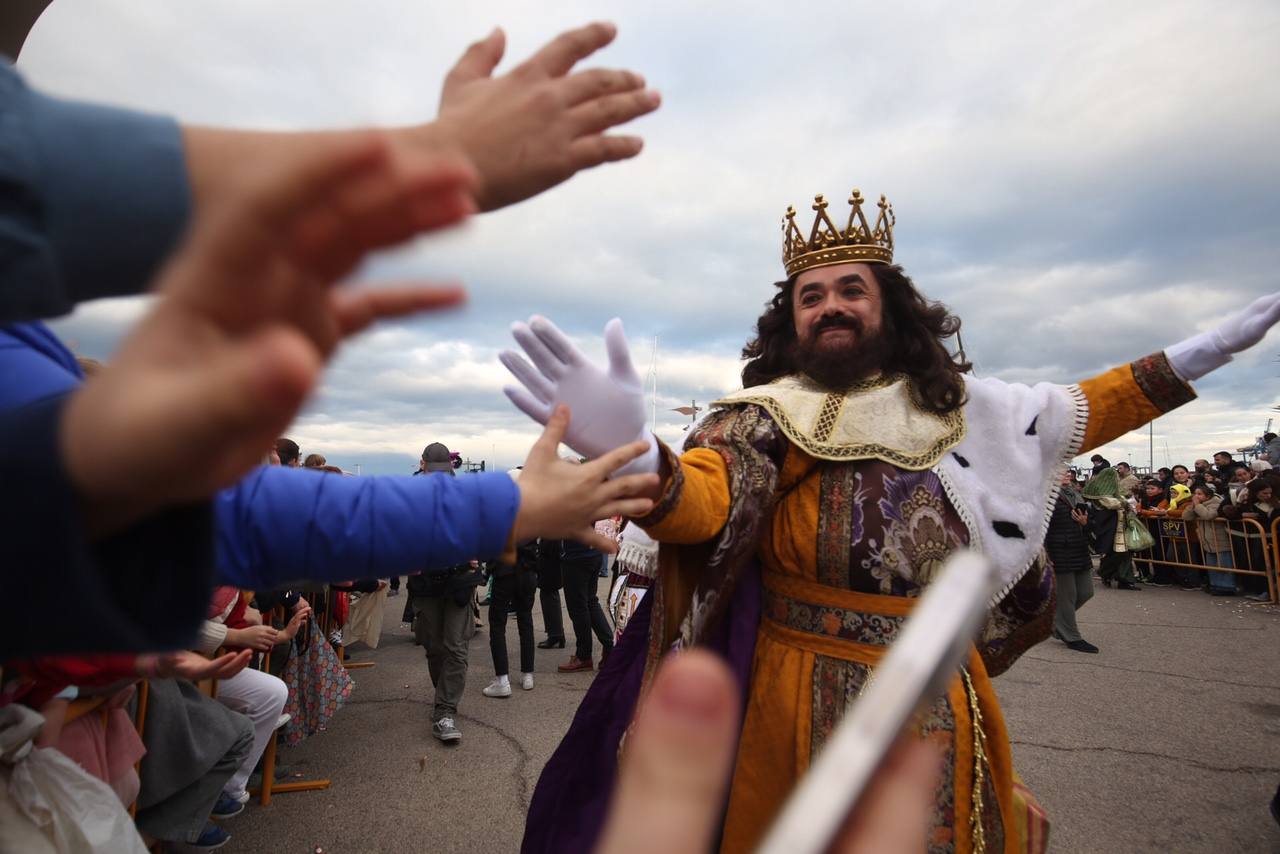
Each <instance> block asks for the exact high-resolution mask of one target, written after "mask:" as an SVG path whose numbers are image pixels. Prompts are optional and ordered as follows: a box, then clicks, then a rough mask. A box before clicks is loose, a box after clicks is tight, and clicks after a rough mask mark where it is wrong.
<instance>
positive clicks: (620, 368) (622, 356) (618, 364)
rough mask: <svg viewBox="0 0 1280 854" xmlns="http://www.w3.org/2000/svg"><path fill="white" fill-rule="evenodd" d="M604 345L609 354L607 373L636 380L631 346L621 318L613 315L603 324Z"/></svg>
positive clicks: (619, 377)
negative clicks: (628, 344)
mask: <svg viewBox="0 0 1280 854" xmlns="http://www.w3.org/2000/svg"><path fill="white" fill-rule="evenodd" d="M604 346H605V350H606V351H607V352H608V354H609V375H610V376H612V377H613V378H614V379H619V380H632V381H634V380H638V379H639V377H638V376H637V375H636V369H635V366H634V365H633V364H632V363H631V348H630V347H628V346H627V335H626V333H625V332H624V331H623V329H622V320H621V319H620V318H617V317H615V318H614V319H613V320H610V321H609V322H608V323H606V324H605V326H604Z"/></svg>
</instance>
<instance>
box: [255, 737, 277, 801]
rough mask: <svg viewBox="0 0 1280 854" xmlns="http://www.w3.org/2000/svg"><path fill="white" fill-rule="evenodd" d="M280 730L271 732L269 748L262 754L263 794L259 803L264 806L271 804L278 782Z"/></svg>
mask: <svg viewBox="0 0 1280 854" xmlns="http://www.w3.org/2000/svg"><path fill="white" fill-rule="evenodd" d="M278 734H279V731H278V730H277V731H276V732H273V733H271V740H270V741H269V742H267V750H266V752H265V753H263V754H262V794H261V795H260V796H259V798H258V803H260V804H262V805H263V806H264V807H266V806H270V805H271V791H272V789H274V788H275V782H276V741H277V740H278V739H277V736H278Z"/></svg>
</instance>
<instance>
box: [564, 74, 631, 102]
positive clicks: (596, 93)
mask: <svg viewBox="0 0 1280 854" xmlns="http://www.w3.org/2000/svg"><path fill="white" fill-rule="evenodd" d="M643 86H644V78H643V77H641V76H640V75H639V74H635V73H633V72H630V71H614V70H611V69H605V68H593V69H591V70H590V71H579V72H578V73H577V74H573V75H571V76H569V77H566V78H565V81H564V89H563V90H562V91H563V94H564V102H565V104H566V105H567V106H570V107H575V106H577V105H578V104H581V103H582V102H584V101H591V100H594V99H596V98H603V97H605V96H606V95H617V94H619V93H621V92H630V91H632V90H635V89H639V88H641V87H643Z"/></svg>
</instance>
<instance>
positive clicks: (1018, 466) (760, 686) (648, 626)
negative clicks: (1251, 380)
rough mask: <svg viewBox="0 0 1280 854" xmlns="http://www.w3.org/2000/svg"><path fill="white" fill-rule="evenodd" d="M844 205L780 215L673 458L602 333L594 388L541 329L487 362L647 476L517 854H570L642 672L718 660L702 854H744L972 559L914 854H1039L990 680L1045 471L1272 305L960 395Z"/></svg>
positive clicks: (1046, 485) (934, 325) (1172, 392)
mask: <svg viewBox="0 0 1280 854" xmlns="http://www.w3.org/2000/svg"><path fill="white" fill-rule="evenodd" d="M864 204H865V202H864V199H863V197H862V195H861V194H860V193H859V192H858V191H857V190H855V191H854V192H853V194H852V196H851V197H850V198H849V206H850V208H849V212H848V218H847V220H846V221H845V222H844V224H843V225H838V224H837V222H836V221H835V220H833V218H832V213H831V212H829V210H828V208H829V203H828V202H827V201H825V200H824V199H823V197H822V196H818V197H817V198H816V201H815V204H814V205H813V209H814V211H815V212H816V217H815V220H814V222H813V225H812V227H811V228H810V229H809V231H808V232H807V233H806V232H804V231H802V230H801V229H800V227H799V226H798V225H797V224H796V222H795V219H796V212H795V211H794V210H793V209H788V211H787V215H786V219H785V220H784V225H783V228H784V234H785V237H784V242H783V258H782V260H783V265H784V268H785V272H786V278H785V280H784V281H782V282H779V283H778V284H777V286H776V287H777V293H776V294H775V295H774V296H773V298H772V300H771V301H770V302H769V304H768V307H767V309H766V311H765V313H764V314H763V315H762V316H761V317H760V319H759V321H758V323H757V329H756V336H755V338H754V339H752V340H751V341H750V342H749V343H748V344H747V345H746V347H745V348H744V350H743V355H744V357H746V358H747V359H748V361H747V363H746V366H745V368H744V369H743V372H742V379H743V386H744V387H743V388H742V389H741V390H740V391H736V392H734V393H732V394H730V395H728V396H726V397H725V398H723V399H722V400H719V401H717V402H716V403H714V404H713V408H712V411H711V412H710V414H709V415H708V416H707V417H706V418H704V419H703V420H702V421H701V422H700V423H699V424H698V425H697V426H696V428H694V429H692V430H691V431H690V434H689V437H688V439H687V441H686V442H685V446H684V452H683V453H681V454H677V453H675V452H674V451H673V450H672V449H670V448H668V447H667V446H666V445H664V444H662V443H661V442H660V441H659V440H657V439H656V438H655V437H652V436H651V435H650V434H649V433H648V431H647V430H646V428H645V401H644V392H643V388H642V385H641V382H640V379H639V377H638V376H637V374H636V372H635V369H634V368H633V367H632V364H631V359H630V355H629V352H628V350H627V345H626V341H625V338H624V337H623V333H622V327H621V324H620V323H619V322H618V321H617V320H614V321H611V322H610V324H609V325H608V326H607V327H606V329H605V339H606V345H607V349H608V353H609V366H608V368H607V369H601V368H599V367H597V366H595V365H593V364H591V363H590V362H589V361H588V360H587V359H586V358H585V357H584V356H583V355H582V354H581V353H580V352H579V351H578V350H577V348H576V347H575V346H574V345H573V344H572V343H571V342H570V341H569V340H568V339H567V338H566V337H565V336H564V335H563V334H562V333H561V332H560V331H559V330H558V329H557V328H556V327H555V326H554V325H553V324H551V323H550V321H548V320H546V319H545V318H541V317H534V318H532V319H531V320H530V321H529V323H528V324H515V326H514V327H513V332H514V334H515V337H516V339H517V341H518V342H519V344H520V345H521V347H522V348H523V349H524V351H525V353H526V354H527V356H528V357H529V360H530V361H531V362H532V364H530V363H529V362H526V361H525V360H524V359H523V358H521V357H520V356H518V355H516V354H514V353H504V354H503V357H502V358H503V362H504V364H506V366H507V367H508V368H509V369H510V370H511V371H512V373H513V374H514V375H515V376H516V378H517V379H518V380H519V381H520V382H521V384H522V386H523V388H516V387H512V388H508V389H507V394H508V395H509V396H510V397H511V399H512V400H513V402H514V403H515V404H516V405H517V406H518V407H519V408H520V409H522V410H523V411H525V412H526V413H527V414H529V415H530V416H531V417H533V418H534V419H535V420H538V421H541V422H545V421H546V420H547V418H548V417H549V416H550V413H551V411H552V409H553V407H554V406H555V405H556V404H558V403H565V404H568V406H569V407H570V410H571V413H572V425H571V427H570V432H569V435H568V437H567V439H566V442H567V443H568V444H569V445H570V446H571V447H572V448H573V449H574V450H575V451H578V452H579V453H582V454H584V455H587V456H596V455H598V454H600V453H602V452H604V451H605V450H607V449H609V448H613V447H616V446H618V445H621V444H624V443H625V442H628V441H633V440H635V439H636V438H637V437H639V438H642V439H647V440H649V441H650V442H651V448H650V453H649V454H648V455H647V456H646V457H642V458H641V459H639V460H637V461H635V462H633V463H632V464H630V465H629V466H628V467H627V471H628V472H631V471H644V470H647V471H656V472H658V473H659V474H660V476H661V486H660V491H659V493H658V494H657V495H654V496H653V497H654V498H655V499H656V501H657V504H656V506H655V508H654V509H653V511H652V512H651V513H650V514H649V515H648V516H645V517H643V518H639V519H634V520H632V522H633V523H634V524H637V525H639V526H641V527H643V528H644V529H646V531H647V532H648V534H649V535H650V536H651V537H652V538H653V539H654V540H656V541H658V542H659V543H660V544H661V546H660V550H659V559H658V564H659V570H658V577H657V579H656V580H655V582H654V584H653V586H652V588H651V591H650V593H649V594H648V595H646V596H645V598H644V600H643V601H642V602H641V604H640V606H639V607H638V608H637V610H636V612H635V613H634V614H633V615H632V616H631V618H630V622H629V624H628V627H627V630H626V632H625V633H624V635H623V637H622V639H621V641H620V642H619V644H618V646H617V647H616V648H615V651H614V653H613V655H612V657H611V658H610V659H609V664H608V667H607V668H604V669H602V671H601V673H600V674H599V675H598V676H597V678H596V681H595V683H594V685H593V686H592V688H591V690H590V691H589V692H588V694H587V696H586V698H585V699H584V701H583V703H582V706H581V707H580V708H579V710H578V713H577V715H576V716H575V718H574V722H573V724H572V726H571V727H570V729H569V732H568V734H567V735H566V736H565V739H564V741H563V742H562V743H561V745H560V747H559V748H558V749H557V751H556V753H555V754H554V755H553V756H552V758H551V760H550V761H549V762H548V764H547V766H546V768H545V769H544V771H543V775H542V778H541V780H540V781H539V785H538V787H537V790H536V791H535V794H534V798H533V801H532V805H531V808H530V814H529V819H528V824H527V827H526V833H525V840H524V847H523V850H524V851H525V852H535V851H536V852H564V851H587V850H590V849H591V848H592V846H593V843H594V841H595V839H596V836H597V835H598V833H599V831H600V827H601V824H602V821H603V815H604V810H605V807H606V805H607V804H608V800H609V797H610V791H611V786H612V779H613V777H614V772H615V771H616V764H617V762H618V761H622V762H625V761H626V745H625V740H624V735H625V732H626V728H627V726H628V725H629V723H630V720H631V716H632V714H633V712H634V708H635V703H636V700H637V698H638V696H639V694H640V692H641V690H642V687H643V685H644V684H645V682H646V680H647V679H648V677H649V676H650V675H651V674H652V673H653V671H654V669H655V666H656V663H657V661H658V659H659V658H660V657H661V656H663V655H666V654H667V653H669V652H670V651H672V650H675V649H679V648H686V647H689V646H692V645H695V644H699V645H706V646H709V647H712V648H715V649H718V650H720V651H721V652H722V653H723V654H724V655H725V657H726V658H727V659H728V661H729V662H730V664H731V666H733V667H734V669H735V671H736V673H737V675H738V676H739V678H740V680H741V684H742V686H743V692H744V693H743V696H744V713H743V719H742V729H741V735H740V740H739V746H738V751H737V757H736V760H735V764H734V767H733V771H732V781H731V784H730V788H729V800H728V804H727V807H726V813H725V818H724V824H723V830H722V836H721V840H720V847H721V850H722V851H726V852H739V851H749V850H752V849H753V848H754V847H755V846H756V845H757V844H758V843H759V841H760V840H761V838H762V837H763V834H764V832H765V831H766V829H767V828H768V826H769V823H770V822H771V821H772V819H773V818H774V817H775V815H776V814H777V813H778V811H779V810H780V809H781V807H782V805H783V803H784V801H785V799H786V796H787V795H788V793H789V792H790V791H791V789H792V787H793V786H794V785H795V784H796V782H797V780H798V779H799V778H800V776H801V775H803V774H804V772H805V770H806V768H807V767H808V765H809V763H810V762H811V760H812V759H813V758H814V757H815V756H816V754H817V752H818V751H819V750H821V748H822V746H823V743H824V742H825V740H826V739H827V738H828V737H829V736H830V735H831V733H832V729H833V727H834V726H835V725H836V724H837V723H838V722H839V720H840V719H841V717H842V716H843V715H844V714H845V712H846V711H847V710H848V709H850V708H852V706H853V705H854V704H855V703H857V702H858V698H859V696H860V694H861V692H862V691H863V689H864V688H865V687H866V685H867V683H868V680H869V679H871V678H872V675H873V673H874V670H875V666H876V663H877V662H878V661H879V660H880V659H881V658H882V656H883V655H884V653H885V651H886V649H887V647H888V646H889V645H890V644H892V643H893V642H894V639H895V638H896V637H897V635H898V633H899V631H900V630H901V628H902V625H903V623H904V621H905V620H906V618H907V617H908V616H909V615H910V613H911V610H912V606H913V605H914V604H915V602H916V601H917V599H918V596H919V595H920V593H921V591H922V590H923V589H924V588H925V587H926V586H928V585H929V583H930V582H931V581H932V579H933V577H934V575H935V573H936V572H937V571H938V570H939V568H940V567H941V566H942V563H943V561H944V560H945V559H946V557H947V556H948V555H949V554H951V553H952V552H953V551H955V550H957V549H966V548H967V549H976V550H978V551H981V552H983V553H984V554H985V555H987V557H988V558H989V559H990V560H991V561H992V562H993V563H994V564H995V565H997V566H998V567H999V569H1000V572H1001V575H1002V579H1003V581H1004V586H1003V588H1002V590H1001V591H1000V593H999V595H998V596H997V597H996V598H995V599H994V600H993V601H992V603H991V610H990V616H989V618H988V619H987V621H986V624H985V626H984V628H983V630H982V631H981V633H980V635H979V637H978V638H977V639H976V641H975V643H974V644H973V647H972V649H971V650H970V653H969V655H968V659H967V661H966V663H965V666H964V667H963V669H962V671H961V672H960V673H959V674H958V675H957V676H956V678H955V679H954V680H953V681H952V683H951V685H950V688H949V689H948V690H947V692H946V693H945V695H944V696H943V697H941V698H939V699H938V701H937V702H936V703H935V704H934V705H933V707H932V708H931V709H930V710H929V712H928V713H927V714H926V715H924V716H923V718H922V721H921V734H922V736H923V737H925V738H927V739H929V740H931V741H932V742H934V743H935V744H936V745H937V747H938V748H939V750H940V752H941V753H942V755H943V771H942V774H941V780H940V784H939V786H938V790H937V796H936V800H935V805H934V809H933V816H932V826H931V828H930V829H929V832H928V849H929V851H931V852H952V851H955V852H984V851H985V852H997V851H1004V852H1014V851H1027V850H1037V849H1040V848H1042V847H1043V845H1044V840H1045V839H1046V835H1047V824H1046V822H1045V820H1044V814H1043V811H1041V810H1040V809H1039V807H1038V806H1037V805H1036V804H1035V802H1034V799H1033V798H1032V797H1031V796H1030V793H1029V792H1028V791H1027V790H1026V789H1025V788H1024V787H1022V786H1021V785H1016V784H1015V775H1014V772H1013V767H1012V758H1011V753H1010V746H1009V739H1008V735H1007V734H1006V731H1005V725H1004V720H1003V717H1002V715H1001V711H1000V705H999V703H998V702H997V699H996V695H995V692H994V690H993V689H992V685H991V678H992V677H994V676H997V675H999V674H1000V673H1002V672H1003V671H1005V670H1007V669H1008V668H1009V666H1010V665H1011V664H1012V663H1013V662H1014V661H1015V660H1016V659H1017V657H1018V656H1019V655H1021V654H1022V653H1023V652H1024V651H1025V650H1027V649H1028V648H1029V647H1031V646H1032V645H1034V644H1036V643H1039V642H1040V641H1042V640H1044V639H1045V638H1047V637H1048V635H1049V632H1050V630H1051V628H1052V624H1053V612H1054V606H1053V597H1054V582H1053V571H1052V567H1051V566H1049V565H1048V564H1047V561H1046V560H1045V558H1044V553H1043V548H1042V547H1043V544H1044V537H1045V531H1046V529H1047V527H1048V523H1049V518H1050V516H1051V514H1052V511H1053V507H1054V503H1055V501H1056V498H1057V492H1058V488H1059V483H1060V475H1061V472H1062V470H1063V467H1064V466H1065V465H1066V463H1067V462H1068V461H1069V460H1071V459H1072V458H1073V457H1075V456H1076V455H1078V454H1081V453H1083V452H1086V451H1088V450H1089V449H1090V448H1094V447H1097V446H1099V445H1103V444H1105V443H1107V442H1109V441H1110V440H1112V439H1115V438H1116V437H1118V436H1120V435H1122V434H1124V433H1127V432H1129V431H1130V430H1133V429H1135V428H1137V427H1139V426H1141V425H1143V424H1145V423H1146V422H1148V421H1150V420H1151V419H1153V418H1155V417H1157V416H1158V415H1160V414H1162V413H1165V412H1168V411H1170V410H1171V409H1173V408H1175V407H1178V406H1181V405H1182V404H1184V403H1187V402H1188V401H1190V400H1192V399H1193V398H1194V396H1195V394H1194V392H1193V391H1192V389H1191V387H1190V385H1189V382H1191V381H1194V380H1196V379H1198V378H1199V377H1201V376H1203V375H1204V374H1206V373H1208V372H1209V371H1211V370H1214V369H1215V368H1217V367H1220V366H1222V365H1224V364H1226V363H1227V362H1228V361H1230V359H1231V355H1232V354H1233V353H1236V352H1239V351H1241V350H1243V349H1245V348H1247V347H1249V346H1252V345H1253V344H1256V343H1257V342H1258V341H1260V340H1261V339H1262V336H1263V335H1264V334H1265V333H1266V331H1267V330H1268V329H1269V328H1270V327H1271V326H1272V325H1273V324H1274V323H1276V321H1277V320H1280V293H1273V294H1270V295H1267V296H1263V297H1261V298H1260V299H1258V300H1257V301H1255V302H1254V303H1253V304H1252V305H1250V306H1248V307H1247V308H1246V309H1245V310H1244V311H1243V312H1241V313H1240V314H1238V315H1236V316H1233V317H1232V318H1230V319H1229V320H1227V321H1226V322H1224V323H1223V324H1221V325H1220V326H1218V327H1217V328H1216V329H1213V330H1211V331H1208V332H1204V333H1201V334H1198V335H1195V336H1193V337H1191V338H1189V339H1187V340H1185V341H1181V342H1179V343H1177V344H1174V345H1172V346H1170V347H1168V348H1167V349H1165V350H1164V351H1163V352H1159V353H1154V354H1152V355H1149V356H1144V357H1143V358H1140V359H1138V360H1136V361H1134V362H1131V363H1129V364H1127V365H1121V366H1119V367H1116V368H1113V369H1112V370H1109V371H1107V372H1106V373H1103V374H1101V375H1099V376H1096V377H1092V378H1090V379H1086V380H1083V381H1081V382H1079V383H1078V384H1074V385H1066V386H1062V385H1054V384H1049V383H1041V384H1037V385H1034V386H1025V385H1017V384H1010V383H1005V382H1002V381H999V380H996V379H989V378H988V379H977V378H975V377H973V376H972V374H971V373H969V367H970V366H969V365H968V363H967V362H966V361H965V360H964V357H963V354H961V355H959V356H957V355H953V354H952V352H951V351H950V350H949V349H948V347H947V346H946V342H947V340H948V339H949V338H951V337H953V336H954V335H955V334H956V333H957V332H958V330H959V327H960V323H959V320H958V319H957V318H955V317H953V316H952V315H951V314H950V313H949V312H948V310H947V308H946V307H945V306H943V305H941V304H939V303H936V302H931V301H929V300H928V299H926V298H925V297H924V296H923V295H921V293H920V292H919V291H918V290H917V289H916V288H915V286H914V284H913V283H912V281H911V279H910V278H908V276H907V275H906V273H905V272H904V271H903V268H902V267H901V266H898V265H895V264H894V263H893V228H894V224H895V220H894V214H893V211H892V208H891V207H890V206H889V205H888V203H887V201H886V200H885V199H884V197H883V196H882V197H881V198H880V201H879V204H878V214H877V215H876V217H875V222H874V225H873V224H871V223H870V222H869V220H868V217H867V214H866V213H865V212H864Z"/></svg>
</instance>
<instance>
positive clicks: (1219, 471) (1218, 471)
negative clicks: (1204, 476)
mask: <svg viewBox="0 0 1280 854" xmlns="http://www.w3.org/2000/svg"><path fill="white" fill-rule="evenodd" d="M1239 466H1240V464H1239V463H1238V462H1236V461H1235V460H1234V459H1233V458H1232V456H1231V454H1230V453H1229V452H1227V451H1218V453H1216V454H1214V455H1213V473H1214V474H1215V475H1216V476H1217V478H1218V483H1219V484H1220V485H1221V486H1222V488H1223V489H1225V488H1226V486H1227V484H1229V483H1231V479H1232V478H1233V477H1234V476H1235V471H1236V468H1238V467H1239ZM1219 492H1221V490H1219Z"/></svg>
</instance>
